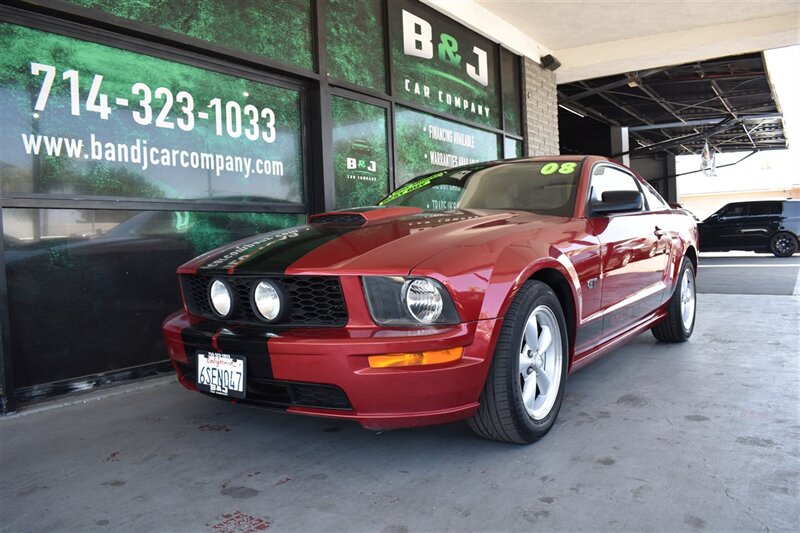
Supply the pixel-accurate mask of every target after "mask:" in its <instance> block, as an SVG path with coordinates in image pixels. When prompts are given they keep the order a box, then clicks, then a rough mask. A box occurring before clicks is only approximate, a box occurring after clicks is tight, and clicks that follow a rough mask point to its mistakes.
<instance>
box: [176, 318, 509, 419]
mask: <svg viewBox="0 0 800 533" xmlns="http://www.w3.org/2000/svg"><path fill="white" fill-rule="evenodd" d="M500 322H501V319H488V320H480V321H476V322H467V323H462V324H458V325H455V326H443V327H431V328H425V329H408V328H406V329H388V328H378V327H369V328H365V327H357V328H352V327H343V328H325V329H290V330H286V329H285V328H284V329H281V328H277V327H275V328H270V327H232V326H230V325H227V326H226V325H225V324H221V323H217V322H213V321H207V320H199V319H196V318H194V317H192V316H189V315H187V314H185V313H183V312H179V313H176V314H174V315H172V316H170V317H169V318H167V320H166V321H165V322H164V338H165V341H166V344H167V349H168V351H169V355H170V358H171V360H172V362H173V366H174V367H175V369H176V371H177V373H178V378H179V380H180V382H181V383H182V384H183V385H184V386H185V387H186V388H188V389H192V390H197V387H196V385H195V373H196V369H197V366H196V365H197V362H196V353H197V352H198V351H217V352H223V353H228V354H231V355H236V356H241V357H245V358H246V359H247V369H248V371H247V374H248V379H247V396H246V398H245V399H244V400H231V401H233V402H236V403H245V404H250V405H255V406H259V407H266V408H273V409H282V410H287V411H289V412H292V413H298V414H306V415H315V416H323V417H332V418H341V419H350V420H355V421H357V422H359V423H360V424H361V425H362V426H364V427H365V428H368V429H392V428H400V427H411V426H423V425H429V424H440V423H445V422H451V421H454V420H458V419H462V418H467V417H469V416H471V415H472V414H474V412H475V411H476V409H477V408H478V398H479V397H480V393H481V390H482V389H483V385H484V382H485V380H486V375H487V373H488V370H489V364H490V362H491V354H492V353H493V352H494V342H495V333H496V332H497V331H499V329H498V328H499V326H500ZM459 346H463V347H464V348H465V350H464V356H463V357H462V358H461V359H460V360H459V361H455V362H453V363H445V364H439V365H429V366H417V367H402V368H370V366H369V362H368V359H367V358H368V356H370V355H382V354H390V353H398V352H418V351H429V350H444V349H448V348H454V347H459ZM217 397H218V398H224V397H222V396H217Z"/></svg>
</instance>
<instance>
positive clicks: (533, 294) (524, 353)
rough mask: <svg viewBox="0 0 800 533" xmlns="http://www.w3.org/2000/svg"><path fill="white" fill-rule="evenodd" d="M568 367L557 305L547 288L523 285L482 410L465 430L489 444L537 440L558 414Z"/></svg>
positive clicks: (561, 316)
mask: <svg viewBox="0 0 800 533" xmlns="http://www.w3.org/2000/svg"><path fill="white" fill-rule="evenodd" d="M568 364H569V343H568V340H567V326H566V321H565V319H564V313H563V311H562V309H561V304H560V303H559V301H558V298H557V297H556V295H555V293H554V292H553V290H552V289H551V288H550V287H549V286H547V285H546V284H545V283H542V282H541V281H527V282H526V283H525V284H524V285H523V286H522V288H520V290H519V292H518V293H517V295H516V297H515V298H514V300H513V301H512V302H511V305H510V306H509V309H508V312H507V313H506V316H505V318H504V320H503V325H502V327H501V330H500V335H499V337H498V339H497V346H496V348H495V351H494V357H493V359H492V363H491V367H490V369H489V375H488V377H487V378H486V384H485V385H484V388H483V392H482V393H481V398H480V407H478V411H477V413H475V415H474V416H473V417H472V418H471V419H469V420H468V423H469V427H470V428H471V429H472V430H473V431H474V432H475V433H477V434H478V435H480V436H481V437H484V438H487V439H492V440H498V441H503V442H513V443H519V444H529V443H531V442H534V441H536V440H539V439H540V438H542V437H543V436H544V435H545V434H546V433H547V432H548V431H550V429H551V428H552V427H553V424H554V423H555V421H556V417H557V416H558V411H559V410H560V409H561V402H562V400H563V399H564V389H565V385H566V381H567V366H568Z"/></svg>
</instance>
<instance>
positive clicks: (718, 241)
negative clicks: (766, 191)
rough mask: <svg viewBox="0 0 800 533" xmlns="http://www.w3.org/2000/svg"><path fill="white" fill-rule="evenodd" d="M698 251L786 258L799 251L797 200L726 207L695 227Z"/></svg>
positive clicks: (737, 204)
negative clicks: (698, 245)
mask: <svg viewBox="0 0 800 533" xmlns="http://www.w3.org/2000/svg"><path fill="white" fill-rule="evenodd" d="M697 227H698V228H699V230H700V250H701V251H703V252H720V251H728V250H748V251H753V252H767V251H769V252H772V253H773V254H775V255H776V256H778V257H789V256H791V255H792V254H794V253H795V252H797V248H798V238H799V236H800V200H764V201H758V202H736V203H732V204H728V205H726V206H724V207H722V208H721V209H719V210H718V211H717V212H716V213H714V214H713V215H711V216H710V217H708V218H707V219H705V220H704V221H703V222H701V223H700V224H698V225H697Z"/></svg>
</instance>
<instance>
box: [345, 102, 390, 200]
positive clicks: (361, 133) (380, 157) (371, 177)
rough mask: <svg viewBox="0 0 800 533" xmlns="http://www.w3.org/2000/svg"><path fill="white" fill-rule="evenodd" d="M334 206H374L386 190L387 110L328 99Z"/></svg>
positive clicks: (359, 103) (387, 170)
mask: <svg viewBox="0 0 800 533" xmlns="http://www.w3.org/2000/svg"><path fill="white" fill-rule="evenodd" d="M331 110H332V114H333V157H334V160H333V167H334V175H335V186H336V207H337V208H338V209H342V208H345V207H354V206H364V205H375V203H376V202H377V201H378V200H379V199H381V198H382V197H383V196H386V193H387V192H389V154H388V138H387V137H388V135H387V129H386V128H387V120H386V114H387V110H386V108H384V107H380V106H377V105H372V104H367V103H364V102H359V101H356V100H351V99H349V98H343V97H341V96H333V97H332V99H331Z"/></svg>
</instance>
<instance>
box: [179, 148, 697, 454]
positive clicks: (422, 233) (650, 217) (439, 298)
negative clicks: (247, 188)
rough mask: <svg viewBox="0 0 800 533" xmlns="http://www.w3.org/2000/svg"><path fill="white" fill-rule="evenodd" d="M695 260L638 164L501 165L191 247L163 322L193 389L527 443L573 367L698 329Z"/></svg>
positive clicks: (383, 425) (687, 230)
mask: <svg viewBox="0 0 800 533" xmlns="http://www.w3.org/2000/svg"><path fill="white" fill-rule="evenodd" d="M696 270H697V227H696V224H695V221H694V220H693V219H692V217H691V216H689V215H688V214H686V212H684V211H682V210H676V209H672V208H671V207H670V206H669V205H667V204H666V203H665V202H664V200H663V199H662V198H661V197H660V196H659V195H658V193H656V192H655V191H654V190H653V189H652V188H651V187H650V186H649V185H648V184H647V183H646V182H645V181H643V180H642V179H640V178H639V177H637V176H636V175H635V174H634V173H633V172H631V171H630V170H628V169H627V168H625V167H623V166H621V165H619V164H617V163H615V162H613V161H610V160H608V159H605V158H602V157H591V156H590V157H548V158H538V157H537V158H529V159H518V160H507V161H497V162H492V163H483V164H478V165H472V166H468V167H461V168H455V169H451V170H446V171H442V172H436V173H434V174H429V175H426V176H421V177H419V178H416V179H414V180H412V181H410V182H408V183H406V184H405V185H403V186H402V187H400V188H399V189H397V190H396V191H394V192H393V193H391V194H390V195H389V196H387V197H386V198H384V199H383V200H382V201H380V202H379V203H378V205H377V206H375V207H367V208H359V209H351V210H346V211H337V212H330V213H323V214H319V215H313V216H311V217H310V223H309V224H308V225H306V226H301V227H297V228H292V229H287V230H282V231H276V232H272V233H268V234H265V235H259V236H256V237H253V238H250V239H246V240H243V241H239V242H236V243H233V244H231V245H229V246H227V247H224V248H220V249H217V250H214V251H212V252H209V253H207V254H204V255H202V256H200V257H198V258H197V259H194V260H192V261H190V262H189V263H187V264H185V265H183V266H182V267H180V269H179V270H178V273H179V275H180V284H181V289H182V292H183V299H184V310H183V311H180V312H178V313H175V314H174V315H172V316H170V317H169V318H168V319H167V320H166V322H165V323H164V336H165V339H166V343H167V347H168V350H169V354H170V357H171V359H172V362H173V364H174V366H175V370H176V371H177V373H178V377H179V379H180V381H181V383H182V384H183V385H184V386H185V387H187V388H189V389H193V390H199V391H201V392H204V393H206V394H210V395H214V396H217V397H221V398H227V399H230V400H231V401H233V402H240V403H245V404H251V405H256V406H261V407H267V408H276V409H284V410H288V411H289V412H293V413H301V414H308V415H317V416H325V417H333V418H343V419H352V420H356V421H358V422H359V423H361V424H362V425H363V426H364V427H366V428H370V429H388V428H399V427H408V426H421V425H426V424H438V423H443V422H450V421H453V420H458V419H464V418H466V419H468V421H469V425H470V427H471V428H472V429H473V430H474V431H475V432H477V433H478V434H479V435H482V436H484V437H487V438H491V439H496V440H502V441H510V442H520V443H527V442H533V441H535V440H537V439H538V438H540V437H542V436H543V435H544V434H545V433H547V431H549V430H550V428H551V427H552V426H553V423H554V422H555V419H556V416H557V415H558V411H559V409H560V407H561V402H562V399H563V397H564V388H565V385H566V380H567V374H568V373H570V372H572V371H575V370H577V369H578V368H580V367H582V366H584V365H586V364H587V363H589V362H590V361H592V360H593V359H595V358H597V357H598V356H600V355H602V354H603V353H605V352H607V351H608V350H610V349H612V348H614V347H616V346H619V345H620V344H621V343H623V342H625V341H626V340H627V339H630V338H631V337H632V336H634V335H637V334H639V333H641V332H643V331H645V330H647V329H651V330H652V331H653V334H654V335H655V336H656V338H658V339H659V340H662V341H669V342H681V341H685V340H686V339H688V338H689V336H690V335H691V334H692V330H693V328H694V321H695V272H696Z"/></svg>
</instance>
